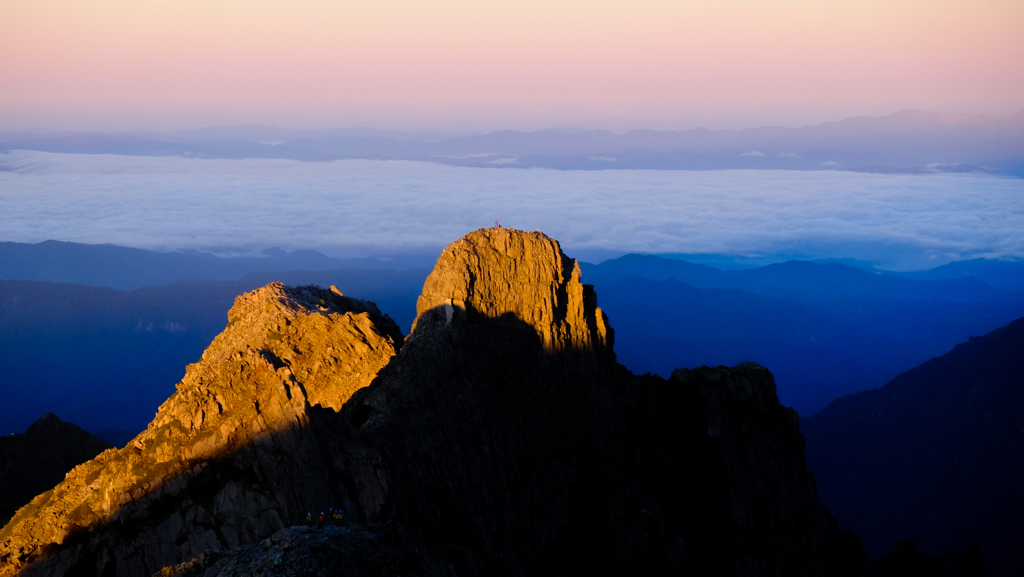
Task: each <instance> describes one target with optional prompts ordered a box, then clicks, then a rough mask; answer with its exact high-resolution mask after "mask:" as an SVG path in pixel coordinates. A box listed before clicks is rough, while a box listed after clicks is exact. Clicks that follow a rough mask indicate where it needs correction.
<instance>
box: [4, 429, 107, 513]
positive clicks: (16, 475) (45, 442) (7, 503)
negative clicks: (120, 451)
mask: <svg viewBox="0 0 1024 577" xmlns="http://www.w3.org/2000/svg"><path fill="white" fill-rule="evenodd" d="M109 448H110V444H109V443H106V442H104V441H102V440H100V439H97V438H96V437H94V436H92V435H90V434H89V433H87V432H85V431H83V430H82V429H81V428H79V427H78V426H77V425H73V424H71V423H65V422H64V421H62V420H60V418H58V417H57V415H54V414H53V413H45V414H44V415H43V416H42V417H41V418H40V419H39V420H37V421H36V422H35V423H32V425H31V426H30V427H28V430H26V431H25V433H24V434H17V433H11V434H8V435H4V436H0V526H2V525H5V524H6V523H7V521H8V519H10V518H11V516H12V515H14V512H15V511H17V510H18V509H19V508H21V507H22V506H24V505H25V504H26V503H28V502H29V501H30V500H32V498H33V497H35V496H36V495H38V494H40V493H42V492H44V491H49V490H50V489H52V488H53V487H54V486H55V485H56V484H57V483H59V482H61V481H62V480H63V479H64V475H66V474H67V472H68V471H70V470H71V469H73V468H75V466H77V465H80V464H82V463H84V462H86V461H88V460H89V459H92V458H93V457H95V456H96V455H98V454H100V453H101V452H103V451H104V450H105V449H109Z"/></svg>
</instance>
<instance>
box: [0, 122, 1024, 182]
mask: <svg viewBox="0 0 1024 577" xmlns="http://www.w3.org/2000/svg"><path fill="white" fill-rule="evenodd" d="M19 149H24V150H37V151H46V152H61V153H84V154H121V155H142V156H183V157H196V158H283V159H293V160H303V161H331V160H340V159H398V160H419V161H427V162H437V163H442V164H450V165H456V166H474V167H483V168H496V167H497V168H510V167H511V168H515V167H519V168H531V167H542V168H552V169H559V170H609V169H658V170H715V169H743V168H745V169H788V170H852V171H860V172H877V173H911V174H914V173H920V174H924V173H934V172H988V173H999V174H1007V175H1015V176H1024V111H1022V112H1020V113H1017V114H1013V115H1009V116H1004V117H995V116H988V115H968V114H962V115H952V114H943V113H939V112H926V111H921V110H902V111H899V112H896V113H894V114H890V115H888V116H884V117H856V118H847V119H845V120H841V121H837V122H825V123H822V124H818V125H815V126H804V127H799V128H783V127H760V128H748V129H743V130H708V129H703V128H698V129H692V130H685V131H656V130H632V131H630V132H627V133H625V134H614V133H611V132H607V131H603V130H583V129H555V130H541V131H534V132H516V131H500V132H492V133H488V134H478V135H468V136H465V135H463V136H456V135H446V134H443V133H437V132H388V131H379V130H372V129H338V130H290V129H281V128H276V127H271V126H260V125H246V126H237V127H211V128H204V129H201V130H195V131H177V132H168V133H157V132H123V133H97V132H52V133H0V151H2V150H19Z"/></svg>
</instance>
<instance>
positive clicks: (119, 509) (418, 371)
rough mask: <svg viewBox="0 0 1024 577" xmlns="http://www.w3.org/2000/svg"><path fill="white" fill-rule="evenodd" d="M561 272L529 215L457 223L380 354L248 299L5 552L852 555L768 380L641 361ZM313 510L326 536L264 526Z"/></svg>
mask: <svg viewBox="0 0 1024 577" xmlns="http://www.w3.org/2000/svg"><path fill="white" fill-rule="evenodd" d="M580 281H581V279H580V273H579V267H578V266H577V264H576V262H575V261H574V260H572V259H570V258H568V257H566V256H565V255H564V254H563V253H562V251H561V249H560V248H559V246H558V244H557V243H556V242H555V241H553V240H552V239H550V238H548V237H546V236H544V235H543V234H540V233H527V232H520V231H511V230H499V229H487V230H479V231H476V232H473V233H470V234H469V235H467V236H466V237H465V238H463V239H461V240H459V241H457V242H456V243H453V244H452V245H451V246H450V247H449V248H448V249H446V250H445V252H444V253H443V254H442V255H441V257H440V258H439V259H438V262H437V265H436V266H435V269H434V271H433V273H432V274H431V275H430V277H429V278H428V280H427V281H426V284H425V286H424V290H423V295H422V296H421V298H420V300H419V303H418V313H419V314H418V318H417V320H416V323H415V326H414V329H413V331H412V333H411V334H410V335H409V337H408V338H406V339H405V340H404V344H402V346H401V350H400V351H399V352H398V353H397V354H395V351H396V349H398V345H399V343H400V342H401V341H402V339H401V335H399V334H398V333H397V331H396V330H394V328H393V325H392V324H391V323H390V322H389V319H387V318H386V317H381V316H380V315H378V314H377V313H376V311H375V310H373V309H372V307H371V306H370V305H369V304H366V303H359V302H357V301H351V300H346V299H340V298H336V297H335V296H332V294H333V293H331V292H329V291H323V290H319V289H313V288H309V287H306V288H305V289H286V288H284V287H281V286H275V285H271V286H269V287H266V288H264V289H260V290H259V291H256V292H255V293H250V294H249V295H243V296H242V297H240V298H239V301H238V304H236V307H235V308H234V309H232V312H231V315H230V324H229V326H228V328H227V329H226V330H225V332H224V334H222V335H221V336H219V337H218V338H217V339H216V340H215V341H214V343H213V344H212V345H211V346H210V349H209V350H208V351H207V352H206V354H205V355H204V357H203V360H202V361H200V362H199V363H197V364H196V365H193V366H191V367H190V368H189V371H188V374H187V375H186V378H185V379H184V381H183V382H182V384H181V385H179V390H178V393H176V394H175V395H174V396H172V397H171V399H169V400H168V401H167V403H165V404H164V406H163V407H161V410H160V413H158V415H157V417H156V419H155V420H154V421H153V423H152V424H151V425H150V427H149V429H147V431H146V432H145V433H143V434H142V435H140V437H139V438H138V439H136V441H135V442H134V443H133V444H131V445H129V447H127V448H126V449H124V450H122V451H108V452H107V453H104V454H103V455H101V456H100V457H99V458H98V459H96V460H94V461H92V462H90V463H86V464H85V465H82V466H81V467H79V468H78V469H76V470H75V471H73V472H72V474H71V475H70V476H69V478H68V480H67V481H65V482H64V483H62V484H61V485H60V486H59V487H57V489H55V490H54V491H53V492H52V493H49V494H44V495H42V496H40V497H38V498H37V499H36V501H34V502H33V503H32V504H30V505H29V506H28V507H26V508H24V509H22V510H21V511H19V513H18V515H17V516H16V518H15V519H14V521H12V523H11V524H10V525H8V526H7V527H5V528H4V530H3V533H2V534H0V538H2V547H3V549H2V551H0V555H3V557H2V559H3V563H5V564H4V565H3V566H2V571H3V572H4V574H14V573H17V572H18V571H19V570H21V569H22V568H27V569H26V570H25V571H24V573H25V574H40V575H42V574H46V575H62V574H75V575H107V574H117V575H145V574H152V573H153V572H156V571H162V572H163V574H165V575H174V574H178V575H188V576H191V575H214V574H218V575H239V576H241V575H254V574H260V573H261V572H262V571H265V570H267V569H269V564H271V563H276V562H277V559H280V560H281V566H280V568H278V569H275V571H279V572H282V573H281V574H288V573H287V572H291V573H292V574H353V573H360V572H361V573H363V574H374V573H377V574H384V573H388V574H395V573H400V574H422V575H534V574H554V573H563V574H645V575H646V574H681V575H766V574H778V575H783V574H784V575H861V574H864V573H865V572H866V570H867V558H866V556H865V555H864V553H863V550H862V549H861V548H860V545H859V541H858V540H857V538H856V537H853V536H850V535H844V534H842V533H840V532H839V531H838V528H837V527H836V525H835V522H834V521H832V520H831V518H830V517H829V515H828V513H827V512H826V511H825V510H824V508H823V507H822V506H821V504H820V502H819V501H818V497H817V494H816V490H815V487H814V481H813V478H812V477H811V475H810V473H809V472H808V471H807V468H806V465H805V464H804V461H803V441H802V438H801V437H800V434H799V429H798V423H797V420H796V418H795V415H794V414H793V413H792V411H791V410H789V409H786V408H784V407H782V406H780V405H779V404H778V400H777V397H776V395H775V385H774V381H773V379H772V376H771V373H769V372H768V371H767V370H766V369H764V368H761V367H759V366H757V365H753V364H749V365H741V366H738V367H734V368H732V369H726V368H724V367H721V368H718V369H707V368H704V369H698V370H694V371H679V372H677V373H676V374H674V375H673V378H672V379H670V380H668V381H666V380H665V379H661V378H659V377H656V376H650V375H647V376H643V377H636V376H634V375H632V374H630V373H629V372H628V371H627V370H626V369H625V368H624V367H622V366H620V365H618V364H616V363H615V361H614V353H613V351H612V331H611V328H610V327H609V325H608V322H607V319H606V318H605V316H604V314H603V313H602V312H601V310H600V309H599V308H598V307H597V297H596V295H594V293H593V291H592V290H590V289H589V288H588V287H587V286H585V285H583V284H582V283H581V282H580ZM303 291H305V292H303ZM321 301H322V302H321ZM360 307H361V308H360ZM637 308H638V311H637V314H657V311H644V310H643V307H642V303H638V307H637ZM371 381H372V382H371ZM315 404H319V405H321V406H320V407H319V408H318V407H315V406H313V405H315ZM327 507H338V508H340V509H342V510H343V511H344V514H345V523H346V524H347V525H346V527H345V528H343V530H339V529H337V528H325V529H323V530H322V532H318V531H319V530H315V529H314V530H307V529H303V530H297V531H296V530H287V529H285V530H284V532H282V528H283V527H285V526H287V525H295V524H300V523H302V521H303V519H304V518H305V514H306V512H312V513H313V514H314V516H316V515H317V513H318V512H319V511H322V510H325V509H326V508H327ZM289 531H291V532H290V533H289ZM289 543H290V544H291V545H287V546H286V544H289ZM230 547H233V548H234V549H232V552H228V553H225V552H223V551H220V552H211V553H202V552H203V551H204V550H208V549H209V550H213V549H218V550H224V549H227V548H230ZM274 566H275V567H278V566H277V565H274ZM300 569H301V570H300Z"/></svg>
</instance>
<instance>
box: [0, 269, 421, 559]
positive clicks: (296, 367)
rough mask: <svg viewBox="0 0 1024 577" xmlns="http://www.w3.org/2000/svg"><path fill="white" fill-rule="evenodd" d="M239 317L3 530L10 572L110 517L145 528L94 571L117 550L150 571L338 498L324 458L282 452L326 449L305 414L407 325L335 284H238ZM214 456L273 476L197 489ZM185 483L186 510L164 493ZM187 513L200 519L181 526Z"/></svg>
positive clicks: (326, 401)
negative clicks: (96, 451) (145, 409)
mask: <svg viewBox="0 0 1024 577" xmlns="http://www.w3.org/2000/svg"><path fill="white" fill-rule="evenodd" d="M332 288H333V287H332ZM228 320H229V322H228V325H227V327H226V328H225V330H224V332H222V333H221V334H220V335H218V336H217V337H216V338H215V339H214V341H213V343H211V344H210V346H209V347H208V348H207V349H206V351H205V352H204V353H203V357H202V359H201V360H200V361H199V362H198V363H195V364H192V365H189V367H188V369H187V371H186V374H185V377H184V378H183V379H182V381H181V383H179V384H178V386H177V392H175V393H174V394H173V395H171V397H170V398H169V399H168V400H167V401H166V402H164V403H163V404H162V405H161V406H160V409H159V411H158V412H157V414H156V417H155V418H154V419H153V421H152V422H151V423H150V424H149V426H148V428H147V429H146V430H145V431H143V432H142V433H140V434H139V435H138V436H137V437H136V438H135V439H134V440H133V441H132V442H131V443H129V444H128V445H127V446H126V447H124V448H123V449H119V450H118V449H111V450H107V451H105V452H103V453H102V454H101V455H99V456H98V457H97V458H96V459H94V460H92V461H88V462H86V463H84V464H82V465H80V466H78V467H76V468H75V469H74V470H72V471H71V472H70V473H69V474H68V476H67V478H66V479H65V480H64V481H63V482H62V483H60V484H59V485H58V486H57V487H56V488H54V489H53V490H52V491H48V492H46V493H43V494H41V495H39V496H37V497H36V498H35V499H33V500H32V502H31V503H29V504H28V505H27V506H25V507H23V508H22V509H20V510H19V511H18V512H17V514H16V515H15V517H14V518H13V519H12V520H11V522H10V523H8V524H7V526H5V527H4V528H3V530H2V531H0V575H13V574H15V573H18V572H19V571H20V570H21V569H22V568H24V567H26V566H27V565H30V564H32V563H33V562H36V561H41V560H44V559H46V558H47V557H49V556H50V554H51V553H52V552H54V551H55V550H56V549H57V548H58V546H60V545H62V544H63V545H65V547H64V548H63V550H62V551H61V556H59V557H56V558H54V559H53V560H52V562H49V563H48V564H45V565H43V566H40V567H39V568H38V569H36V568H35V567H33V570H34V571H39V572H42V573H45V572H49V573H52V574H60V573H62V572H64V571H67V570H68V569H69V568H70V567H72V566H74V564H75V563H77V562H78V553H77V551H78V550H79V549H81V548H80V547H78V548H74V547H68V546H67V545H70V544H72V543H77V542H79V541H80V539H81V538H85V537H87V536H88V534H89V533H90V532H92V531H93V530H94V529H96V528H98V527H100V526H103V525H109V526H110V528H109V531H108V533H109V532H113V533H117V531H118V528H119V527H127V526H132V527H133V531H134V532H135V533H137V534H131V535H130V537H129V540H128V542H125V541H123V540H122V541H120V542H118V543H117V544H118V546H120V547H122V548H128V549H129V550H131V551H132V553H131V554H130V555H126V558H125V559H118V560H116V561H115V560H113V559H107V560H104V559H102V558H101V559H100V560H99V561H96V564H97V567H96V569H95V571H96V572H97V573H100V572H101V569H102V567H103V566H104V565H106V564H107V562H108V561H109V562H111V563H116V564H117V566H118V568H119V570H120V571H127V572H128V573H129V574H151V573H153V572H155V571H156V570H158V569H159V568H160V567H162V566H164V565H166V564H168V563H174V562H177V561H179V560H180V559H181V558H182V556H184V557H185V558H188V557H191V556H194V555H196V554H198V553H200V552H202V551H203V550H204V549H206V548H211V547H213V548H219V547H223V546H234V545H237V544H239V543H241V542H250V541H252V540H253V539H256V538H258V537H260V536H262V534H263V533H265V532H266V531H267V530H268V529H275V528H280V527H281V526H282V525H283V524H284V523H286V522H287V523H292V522H295V521H297V520H298V519H300V518H301V517H303V516H305V512H306V511H307V510H309V509H312V508H314V507H324V505H325V503H329V502H330V501H329V499H328V498H327V497H325V495H326V494H329V493H330V489H329V486H328V479H327V478H326V475H324V474H322V472H321V471H320V470H319V469H317V468H315V467H311V468H310V469H309V470H290V468H289V467H288V466H287V465H284V464H282V463H291V464H292V466H293V467H294V464H295V463H303V462H317V461H319V454H318V452H319V449H318V448H317V446H316V442H315V438H313V436H312V435H311V433H310V432H309V431H308V427H307V425H308V423H309V418H310V411H311V407H312V406H314V405H322V406H324V407H328V408H331V409H335V410H336V409H339V408H341V406H342V405H343V404H344V402H345V401H346V400H347V399H348V398H349V397H350V396H351V395H352V393H354V392H355V391H356V390H358V389H359V388H361V387H364V386H366V385H368V384H369V383H370V381H371V380H372V379H373V378H374V376H375V375H376V374H377V372H378V371H379V369H380V367H382V366H384V365H385V364H386V363H387V362H388V361H389V360H390V359H391V357H392V356H393V355H394V354H395V353H396V351H397V348H398V347H399V346H401V341H402V335H401V333H400V332H399V331H398V327H397V326H396V325H395V324H394V323H393V322H392V321H391V319H390V318H388V317H386V316H382V315H381V314H380V312H379V311H378V310H377V308H376V306H375V305H374V304H373V303H369V302H366V301H359V300H356V299H352V298H348V297H344V296H342V295H341V293H340V292H339V291H336V289H335V290H324V289H320V288H317V287H298V288H289V287H285V286H283V285H281V284H279V283H272V284H270V285H268V286H266V287H263V288H261V289H257V290H255V291H253V292H250V293H246V294H244V295H241V296H239V297H238V298H237V299H236V300H235V305H234V306H233V307H232V308H231V311H230V312H229V313H228ZM218 460H227V461H228V463H227V464H226V465H225V464H224V463H220V464H219V465H218V463H217V461H218ZM211 464H214V465H215V466H214V467H211V470H214V471H215V470H217V469H223V468H225V467H226V468H227V469H228V470H231V469H236V470H246V469H255V470H256V475H255V477H256V478H260V477H263V478H264V479H270V480H271V481H272V482H270V483H267V484H266V485H264V484H263V483H257V484H253V481H252V480H250V481H249V484H245V483H241V482H240V481H242V478H239V477H238V476H237V475H233V474H229V475H226V478H225V479H222V480H221V481H219V483H220V486H214V487H206V488H205V489H204V490H207V491H211V494H210V495H208V496H207V497H208V498H204V499H200V498H198V495H195V494H194V493H195V491H189V485H190V483H196V484H202V483H201V482H200V481H201V480H203V479H209V478H211V476H212V475H214V472H207V471H206V468H207V467H209V466H210V465H211ZM204 473H205V475H204ZM232 477H235V479H232ZM289 477H291V479H288V478H289ZM286 479H288V480H286ZM297 487H302V490H296V488H297ZM182 494H192V496H193V498H192V499H189V500H188V501H190V502H186V503H184V504H182V503H181V502H179V503H178V505H177V506H180V507H184V510H181V511H178V512H175V511H174V510H170V511H168V510H165V509H161V507H162V506H161V505H160V503H162V502H165V501H166V499H165V498H172V497H176V496H179V495H182ZM203 519H206V520H207V521H203ZM197 520H198V521H197ZM140 524H141V526H140ZM185 524H188V525H191V528H192V529H198V530H195V531H192V532H191V534H189V533H185V534H184V537H183V536H182V535H180V534H179V533H180V531H181V530H182V527H183V525H185ZM130 533H131V532H129V534H130ZM93 537H95V538H96V539H100V540H102V539H104V538H105V537H104V534H99V533H97V534H96V535H93ZM117 538H118V539H123V538H124V535H118V536H117ZM182 538H185V539H186V542H183V543H178V544H176V545H172V546H168V544H167V543H168V542H169V543H175V542H176V541H178V540H180V539H182ZM101 548H102V547H101ZM106 555H107V556H109V555H110V553H109V552H108V553H106ZM91 562H92V561H90V563H91Z"/></svg>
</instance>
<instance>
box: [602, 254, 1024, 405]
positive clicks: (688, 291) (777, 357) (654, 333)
mask: <svg viewBox="0 0 1024 577" xmlns="http://www.w3.org/2000/svg"><path fill="white" fill-rule="evenodd" d="M582 268H583V278H584V280H585V281H586V282H588V283H593V284H594V286H595V289H596V291H597V293H598V295H599V300H600V304H601V307H602V308H603V309H604V310H605V311H607V312H608V314H609V316H610V317H611V318H612V319H613V320H614V321H615V327H616V342H617V349H618V354H619V359H620V360H621V362H622V363H623V364H624V365H626V366H627V367H629V368H630V369H631V370H633V371H636V372H648V371H649V372H653V373H657V374H660V375H666V374H669V373H670V372H671V370H672V367H673V364H683V365H686V366H694V365H702V364H706V365H709V366H716V365H719V364H726V365H729V364H735V363H737V362H742V361H756V362H758V363H761V364H762V365H764V366H766V367H768V368H769V369H771V370H772V372H773V373H774V374H775V376H776V382H777V384H778V391H779V398H780V400H781V401H782V402H783V403H786V404H789V405H791V406H793V407H794V408H796V409H797V410H798V411H799V412H800V414H803V415H809V414H811V413H813V412H815V411H817V410H820V409H821V408H822V407H824V406H825V405H826V404H828V403H829V402H830V401H831V400H832V399H835V398H836V397H840V396H843V395H846V394H849V393H853V392H856V391H861V390H864V389H867V388H872V387H878V386H881V385H883V384H884V383H886V382H888V381H889V380H891V379H892V378H893V377H895V376H896V375H898V374H899V373H900V372H902V371H904V370H906V369H907V368H909V367H913V366H915V365H918V364H920V363H922V362H924V361H926V360H927V359H929V358H931V357H934V356H936V355H939V354H942V352H944V351H946V350H949V349H950V348H951V347H952V346H954V345H955V344H956V343H958V342H961V341H963V340H964V339H966V338H967V337H969V336H970V335H977V334H984V333H986V332H989V331H991V330H992V329H994V328H996V327H998V326H1001V325H1004V324H1006V323H1008V322H1010V321H1011V320H1013V319H1016V318H1018V317H1020V316H1021V315H1024V293H1020V292H1015V291H1005V290H1001V289H996V288H994V287H992V286H990V285H988V284H985V283H983V282H981V281H979V280H977V279H975V278H973V277H963V278H950V279H942V280H936V281H924V280H914V279H907V278H902V277H900V276H894V275H889V274H875V273H872V272H868V271H865V270H861V269H856V268H851V267H848V266H844V265H841V264H838V263H827V264H814V263H807V262H787V263H782V264H775V265H769V266H765V267H761V268H757V269H747V270H733V271H722V270H718V269H715V268H712V267H708V266H705V265H699V264H693V263H689V262H686V261H682V260H677V259H666V258H660V257H654V256H642V255H627V256H625V257H622V258H619V259H614V260H609V261H605V262H603V263H601V264H599V265H592V264H586V263H584V264H583V265H582ZM638 310H643V311H648V313H646V314H642V315H638V314H636V311H638ZM650 311H657V313H656V314H651V313H650Z"/></svg>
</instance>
